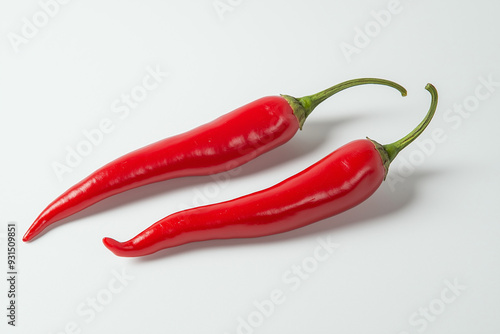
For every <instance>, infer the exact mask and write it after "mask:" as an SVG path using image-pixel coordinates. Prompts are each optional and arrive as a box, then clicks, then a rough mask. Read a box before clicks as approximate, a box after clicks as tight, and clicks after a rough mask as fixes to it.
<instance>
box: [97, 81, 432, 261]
mask: <svg viewBox="0 0 500 334" xmlns="http://www.w3.org/2000/svg"><path fill="white" fill-rule="evenodd" d="M426 89H427V90H428V91H429V93H430V95H431V98H432V100H431V104H430V107H429V111H428V112H427V114H426V116H425V118H424V119H423V120H422V122H420V124H418V126H417V127H416V128H415V129H413V130H412V131H411V132H410V133H409V134H407V135H406V136H404V137H403V138H401V139H399V140H397V141H395V142H393V143H390V144H386V145H381V144H379V143H377V142H376V141H373V140H371V139H358V140H355V141H352V142H350V143H348V144H346V145H344V146H342V147H340V148H339V149H337V150H335V151H333V152H332V153H330V154H329V155H327V156H326V157H325V158H323V159H321V160H320V161H318V162H317V163H315V164H313V165H311V166H310V167H308V168H307V169H305V170H303V171H302V172H300V173H298V174H296V175H293V176H291V177H289V178H288V179H286V180H284V181H282V182H280V183H278V184H276V185H274V186H272V187H270V188H267V189H264V190H261V191H258V192H255V193H252V194H249V195H245V196H242V197H239V198H236V199H232V200H229V201H225V202H221V203H217V204H211V205H206V206H200V207H196V208H192V209H188V210H184V211H180V212H177V213H174V214H171V215H169V216H167V217H165V218H163V219H161V220H159V221H158V222H156V223H155V224H153V225H151V226H150V227H148V228H147V229H145V230H144V231H143V232H141V233H139V234H138V235H137V236H135V237H134V238H132V239H130V240H128V241H125V242H118V241H116V240H114V239H111V238H104V239H103V243H104V245H105V246H106V247H107V248H108V249H109V250H111V251H112V252H113V253H114V254H116V255H118V256H126V257H133V256H144V255H149V254H152V253H155V252H157V251H159V250H162V249H165V248H170V247H176V246H180V245H183V244H186V243H191V242H197V241H204V240H213V239H232V238H253V237H261V236H266V235H272V234H277V233H282V232H286V231H290V230H294V229H297V228H300V227H303V226H306V225H309V224H312V223H314V222H317V221H320V220H322V219H325V218H328V217H332V216H334V215H336V214H338V213H341V212H344V211H346V210H348V209H350V208H353V207H355V206H356V205H358V204H360V203H362V202H363V201H365V200H366V199H367V198H369V197H370V196H371V195H372V194H373V193H374V192H375V191H376V190H377V189H378V188H379V186H380V184H381V183H382V182H383V181H384V179H385V177H386V175H387V173H388V169H389V166H390V164H391V162H392V161H393V160H394V159H395V157H396V156H397V155H398V153H399V152H400V151H401V150H403V149H404V148H405V147H407V146H408V145H409V144H410V143H412V142H413V141H414V140H415V139H416V138H417V137H418V136H419V135H420V134H421V133H422V132H423V131H424V130H425V128H426V127H427V126H428V124H429V123H430V121H431V119H432V118H433V116H434V114H435V111H436V108H437V102H438V94H437V91H436V89H435V87H434V86H432V85H431V84H428V85H427V86H426Z"/></svg>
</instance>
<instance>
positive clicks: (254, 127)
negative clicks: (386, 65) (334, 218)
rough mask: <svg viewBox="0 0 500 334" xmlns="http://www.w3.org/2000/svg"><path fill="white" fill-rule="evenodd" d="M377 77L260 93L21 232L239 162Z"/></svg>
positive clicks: (125, 162) (104, 174)
mask: <svg viewBox="0 0 500 334" xmlns="http://www.w3.org/2000/svg"><path fill="white" fill-rule="evenodd" d="M363 84H379V85H386V86H390V87H393V88H396V89H398V90H399V91H400V92H401V94H402V95H403V96H405V95H406V90H405V89H404V88H403V87H401V86H400V85H398V84H396V83H394V82H391V81H388V80H383V79H374V78H363V79H355V80H349V81H346V82H343V83H340V84H338V85H335V86H333V87H330V88H328V89H326V90H324V91H322V92H319V93H317V94H314V95H310V96H305V97H302V98H294V97H291V96H288V95H282V96H271V97H264V98H261V99H259V100H256V101H254V102H251V103H249V104H247V105H245V106H243V107H240V108H238V109H236V110H234V111H232V112H230V113H228V114H226V115H224V116H222V117H219V118H218V119H216V120H214V121H212V122H210V123H208V124H205V125H202V126H200V127H198V128H195V129H193V130H191V131H188V132H186V133H183V134H180V135H177V136H174V137H170V138H166V139H163V140H161V141H158V142H156V143H153V144H151V145H148V146H145V147H143V148H141V149H138V150H136V151H133V152H131V153H128V154H126V155H124V156H122V157H120V158H118V159H116V160H114V161H112V162H110V163H108V164H107V165H105V166H103V167H101V168H100V169H98V170H97V171H95V172H94V173H92V174H91V175H89V176H88V177H86V178H85V179H83V180H82V181H80V182H79V183H77V184H76V185H74V186H73V187H71V188H70V189H68V190H67V191H66V192H64V193H63V194H62V195H61V196H59V197H58V198H56V199H55V200H54V201H53V202H52V203H50V204H49V206H47V208H45V210H43V211H42V213H41V214H40V215H39V216H38V218H36V220H35V221H34V222H33V224H32V225H31V226H30V228H29V229H28V231H27V232H26V234H25V235H24V237H23V241H29V240H31V239H33V238H34V237H35V236H36V235H38V234H39V233H40V232H41V231H42V230H44V229H45V228H46V227H47V226H49V225H51V224H53V223H54V222H56V221H58V220H61V219H63V218H66V217H68V216H70V215H73V214H74V213H76V212H79V211H81V210H83V209H85V208H87V207H89V206H91V205H93V204H95V203H97V202H99V201H101V200H103V199H105V198H107V197H110V196H112V195H115V194H118V193H121V192H124V191H126V190H129V189H133V188H137V187H139V186H143V185H146V184H150V183H153V182H158V181H164V180H168V179H172V178H177V177H182V176H194V175H209V174H215V173H220V172H223V171H226V170H229V169H231V168H235V167H237V166H240V165H242V164H244V163H246V162H248V161H250V160H252V159H254V158H255V157H257V156H259V155H261V154H263V153H265V152H267V151H270V150H272V149H273V148H275V147H277V146H280V145H282V144H284V143H285V142H287V141H288V140H290V138H292V137H293V136H294V134H295V133H296V132H297V130H298V129H299V128H300V129H302V125H303V124H304V121H305V119H306V118H307V116H308V115H309V114H310V113H311V112H312V111H313V109H314V108H315V107H316V106H317V105H318V104H320V103H321V102H322V101H324V100H325V99H327V98H328V97H330V96H332V95H333V94H335V93H337V92H339V91H341V90H344V89H346V88H349V87H352V86H357V85H363Z"/></svg>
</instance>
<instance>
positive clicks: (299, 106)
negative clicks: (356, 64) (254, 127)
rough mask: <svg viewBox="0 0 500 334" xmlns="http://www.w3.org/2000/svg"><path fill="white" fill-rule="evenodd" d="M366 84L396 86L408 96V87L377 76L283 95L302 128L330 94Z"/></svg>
mask: <svg viewBox="0 0 500 334" xmlns="http://www.w3.org/2000/svg"><path fill="white" fill-rule="evenodd" d="M366 84H375V85H384V86H389V87H392V88H395V89H397V90H399V91H400V92H401V95H402V96H406V89H405V88H404V87H403V86H401V85H399V84H397V83H395V82H393V81H389V80H385V79H377V78H360V79H353V80H348V81H344V82H342V83H339V84H337V85H335V86H332V87H330V88H327V89H325V90H323V91H321V92H319V93H316V94H313V95H308V96H304V97H300V98H295V97H293V96H289V95H281V96H282V97H283V98H284V99H286V100H287V101H288V103H289V104H290V106H291V107H292V109H293V113H294V114H295V116H296V117H297V119H298V121H299V126H300V129H302V126H303V125H304V122H305V121H306V118H307V117H308V116H309V115H310V114H311V113H312V111H313V110H314V108H316V107H317V106H318V105H319V104H320V103H321V102H323V101H324V100H326V99H327V98H329V97H330V96H332V95H334V94H336V93H338V92H340V91H342V90H344V89H346V88H350V87H354V86H359V85H366Z"/></svg>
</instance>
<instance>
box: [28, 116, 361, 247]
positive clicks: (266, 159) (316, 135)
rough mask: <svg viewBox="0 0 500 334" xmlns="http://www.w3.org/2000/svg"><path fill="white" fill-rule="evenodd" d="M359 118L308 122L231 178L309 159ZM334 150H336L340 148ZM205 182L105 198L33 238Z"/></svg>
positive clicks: (169, 183) (164, 184)
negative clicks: (82, 220) (348, 124)
mask: <svg viewBox="0 0 500 334" xmlns="http://www.w3.org/2000/svg"><path fill="white" fill-rule="evenodd" d="M359 117H361V115H360V113H356V114H355V115H349V116H343V117H339V118H336V119H331V120H327V121H315V120H308V121H307V130H302V131H300V130H299V131H298V132H297V133H296V134H295V136H294V137H293V138H292V139H291V140H290V141H289V142H287V143H285V144H283V145H281V146H279V147H277V148H275V149H274V150H272V151H270V152H266V153H264V154H262V155H261V156H259V157H257V158H255V159H254V160H252V161H249V162H248V163H246V164H244V165H242V166H241V167H240V168H241V172H240V173H238V175H235V176H232V178H233V179H238V178H242V177H248V176H250V175H254V174H258V173H259V172H260V171H263V170H266V169H269V168H272V167H275V166H278V165H281V164H284V163H287V162H290V161H293V160H295V159H298V158H299V157H303V156H307V155H310V154H311V153H313V152H314V151H316V150H318V149H319V148H321V147H322V146H323V144H324V143H325V142H326V139H327V138H331V137H332V136H333V135H334V133H335V129H336V128H338V127H340V126H343V125H344V124H347V123H350V122H353V121H355V120H356V119H357V118H359ZM338 146H340V144H339V145H338ZM334 149H335V148H332V151H333V150H334ZM314 162H315V161H314ZM312 163H313V162H311V164H312ZM280 181H282V180H276V183H278V182H280ZM209 182H213V178H212V176H210V175H208V176H189V177H181V178H176V179H171V180H166V181H161V182H156V183H153V184H149V185H145V186H142V187H138V188H135V189H131V190H128V191H126V192H123V193H120V194H117V195H114V196H111V197H108V198H106V199H104V200H102V201H100V202H98V203H96V204H94V205H92V206H90V207H88V208H86V209H84V210H82V211H80V212H77V213H76V214H74V215H71V216H69V217H67V218H64V219H61V220H60V221H57V222H55V223H53V224H51V225H49V226H48V227H47V228H46V229H45V230H43V231H42V232H41V233H40V234H39V235H38V236H37V238H38V237H40V236H42V235H44V234H45V233H48V232H49V231H51V230H52V229H54V228H57V227H58V226H60V225H63V224H68V223H74V222H77V221H78V220H81V219H82V218H86V217H90V216H94V215H98V214H100V213H102V212H107V211H112V210H115V209H117V208H120V207H124V206H126V205H128V204H130V203H134V202H137V201H143V200H147V199H149V198H153V197H156V196H161V195H163V194H165V193H168V192H174V191H176V190H179V189H183V188H195V187H198V186H200V185H204V184H207V183H209ZM241 195H244V194H241ZM170 213H172V212H165V216H166V215H168V214H170ZM35 239H36V238H35Z"/></svg>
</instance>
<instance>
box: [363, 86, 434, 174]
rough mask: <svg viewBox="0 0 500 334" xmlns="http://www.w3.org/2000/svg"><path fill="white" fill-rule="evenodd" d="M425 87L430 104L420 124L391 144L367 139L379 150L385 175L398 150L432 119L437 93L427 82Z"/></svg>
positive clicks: (413, 138)
mask: <svg viewBox="0 0 500 334" xmlns="http://www.w3.org/2000/svg"><path fill="white" fill-rule="evenodd" d="M425 89H426V90H427V91H428V92H429V93H430V94H431V105H430V107H429V111H428V112H427V114H426V115H425V117H424V119H423V120H422V121H421V122H420V124H418V125H417V127H416V128H415V129H413V131H411V132H410V133H409V134H407V135H406V136H404V137H403V138H401V139H399V140H398V141H395V142H394V143H391V144H386V145H381V144H379V143H377V142H376V141H374V140H371V139H369V138H368V139H369V140H370V141H372V142H373V143H374V144H375V147H376V148H377V150H378V151H379V152H380V155H381V156H382V160H383V162H384V167H385V173H386V175H387V171H388V169H389V165H390V164H391V162H392V161H393V160H394V158H396V156H397V155H398V153H399V152H401V150H403V149H404V148H405V147H406V146H408V145H409V144H410V143H411V142H413V141H414V140H415V139H417V137H418V136H420V134H421V133H422V132H423V131H424V130H425V128H426V127H427V125H429V123H430V122H431V120H432V117H433V116H434V114H435V113H436V108H437V103H438V93H437V90H436V88H435V87H434V86H433V85H431V84H430V83H428V84H427V85H426V86H425Z"/></svg>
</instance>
